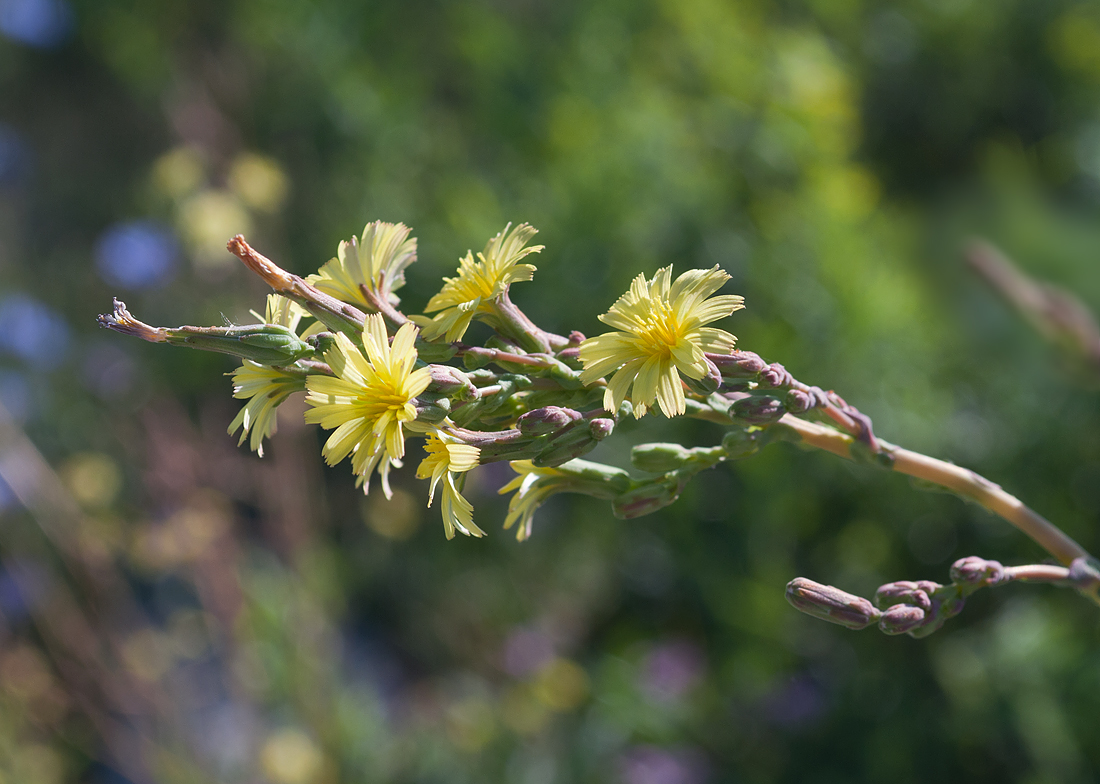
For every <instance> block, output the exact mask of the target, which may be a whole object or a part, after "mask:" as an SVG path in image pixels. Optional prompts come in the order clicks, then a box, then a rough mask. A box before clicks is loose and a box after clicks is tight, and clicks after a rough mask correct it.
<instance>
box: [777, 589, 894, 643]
mask: <svg viewBox="0 0 1100 784" xmlns="http://www.w3.org/2000/svg"><path fill="white" fill-rule="evenodd" d="M787 601H788V602H790V604H791V606H792V607H794V608H795V609H796V610H798V611H800V612H804V613H806V614H807V615H812V616H813V617H814V618H818V619H820V620H822V621H829V622H830V623H837V624H840V625H841V626H843V627H845V628H847V629H852V630H856V631H858V630H859V629H865V628H867V627H868V626H870V625H871V624H872V623H874V622H875V621H877V620H878V619H879V618H880V617H881V615H882V613H881V612H879V611H878V610H877V609H875V606H874V605H873V604H871V603H870V602H869V601H867V600H866V599H864V598H863V597H862V596H856V595H855V594H850V593H846V592H844V591H842V590H840V589H839V588H834V587H833V586H831V585H822V584H821V583H815V582H814V581H813V580H807V579H806V578H805V577H796V578H795V579H793V580H791V581H790V582H789V583H787Z"/></svg>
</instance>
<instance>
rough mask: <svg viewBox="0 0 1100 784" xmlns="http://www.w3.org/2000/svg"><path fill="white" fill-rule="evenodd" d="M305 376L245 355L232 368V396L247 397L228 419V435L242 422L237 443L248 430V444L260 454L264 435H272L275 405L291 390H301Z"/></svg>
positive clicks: (262, 454) (274, 424) (304, 383)
mask: <svg viewBox="0 0 1100 784" xmlns="http://www.w3.org/2000/svg"><path fill="white" fill-rule="evenodd" d="M305 388H306V379H305V375H304V374H297V375H295V374H292V373H288V372H286V371H285V370H280V369H279V368H274V367H267V366H266V365H260V364H257V363H255V362H253V361H251V360H248V359H246V360H245V361H244V364H243V365H241V366H240V367H239V368H237V369H236V370H235V371H233V397H235V398H237V399H238V400H245V399H248V402H247V403H246V404H245V406H244V408H242V409H241V410H240V412H238V414H237V416H236V417H234V418H233V421H232V422H230V423H229V435H233V434H234V433H236V432H237V428H239V427H241V426H243V427H244V430H243V431H242V432H241V437H240V439H239V440H238V441H237V446H240V445H241V444H243V443H244V440H245V438H246V437H248V436H249V433H251V438H249V440H248V445H249V447H250V448H251V449H252V451H253V452H255V453H256V454H257V455H259V456H260V457H263V456H264V444H263V440H264V439H265V438H270V437H271V436H273V435H275V431H276V430H277V429H278V424H277V422H276V417H275V409H277V408H278V407H279V406H280V405H281V404H282V402H283V401H284V400H286V399H287V398H288V397H290V395H291V393H293V392H304V391H305Z"/></svg>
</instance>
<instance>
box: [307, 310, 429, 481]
mask: <svg viewBox="0 0 1100 784" xmlns="http://www.w3.org/2000/svg"><path fill="white" fill-rule="evenodd" d="M416 334H417V329H416V327H414V326H413V325H412V324H404V325H402V326H401V328H400V329H399V330H397V334H396V335H395V336H394V338H393V345H392V346H391V345H390V342H389V339H388V338H387V335H386V325H385V322H383V320H382V316H381V315H379V314H378V313H372V314H370V315H369V316H367V323H366V325H365V326H364V327H363V347H364V348H365V349H366V356H363V354H362V353H361V352H360V351H359V349H358V348H356V347H355V345H354V344H353V343H352V342H351V341H350V340H349V339H348V337H347V336H346V335H344V334H342V333H337V335H336V342H335V343H334V345H333V347H332V348H331V349H329V350H328V351H327V352H326V353H325V359H326V360H328V363H329V365H330V366H331V367H332V370H333V372H334V373H336V376H335V377H333V376H321V375H310V376H309V377H308V378H307V379H306V385H307V387H308V389H309V395H308V396H307V397H306V402H307V403H309V404H310V405H311V406H313V408H311V409H310V410H309V411H307V412H306V422H308V423H310V424H319V425H321V427H323V428H325V429H326V430H333V429H334V428H335V432H333V434H332V435H331V436H329V439H328V441H327V442H325V446H324V449H322V451H321V453H322V454H323V455H324V457H325V460H326V461H327V462H328V464H329V465H336V464H337V463H339V462H340V461H341V460H343V459H344V458H345V457H347V456H348V455H351V456H352V458H351V467H352V470H353V471H354V472H355V473H356V475H358V476H360V477H363V482H364V483H365V489H369V486H370V475H371V472H373V471H374V468H375V466H377V465H378V463H379V462H382V463H383V465H382V468H381V469H380V473H383V474H384V473H385V472H387V471H388V469H389V466H390V464H391V463H396V462H397V461H399V460H400V459H401V458H402V457H403V456H404V455H405V434H404V430H403V429H402V425H403V424H411V423H412V422H413V421H414V420H415V419H416V406H415V404H414V403H413V400H414V399H415V398H416V396H417V395H419V394H420V393H421V392H423V391H424V390H425V389H427V388H428V384H429V383H431V371H430V370H429V369H428V368H426V367H423V368H420V369H419V370H413V365H414V363H415V362H416V349H415V348H414V344H415V342H416ZM384 489H385V488H384Z"/></svg>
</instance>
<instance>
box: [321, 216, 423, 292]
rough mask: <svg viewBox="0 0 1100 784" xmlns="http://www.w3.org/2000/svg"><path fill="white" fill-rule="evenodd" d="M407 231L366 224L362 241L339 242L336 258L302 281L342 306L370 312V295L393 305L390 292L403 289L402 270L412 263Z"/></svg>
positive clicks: (411, 240)
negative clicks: (360, 307) (361, 307)
mask: <svg viewBox="0 0 1100 784" xmlns="http://www.w3.org/2000/svg"><path fill="white" fill-rule="evenodd" d="M410 231H411V229H410V228H409V227H408V226H406V225H405V224H404V223H385V222H383V221H374V222H373V223H368V224H367V225H366V228H364V229H363V236H362V237H360V238H358V239H357V238H355V237H354V236H353V237H352V238H351V239H350V240H345V241H342V242H341V243H340V245H339V247H338V248H337V250H336V258H334V259H330V260H329V261H328V262H327V263H326V264H325V265H324V266H323V267H321V269H320V270H318V271H317V273H316V274H314V275H310V276H309V277H308V278H306V280H308V281H309V282H310V283H312V284H313V285H314V286H316V287H317V288H318V289H319V290H321V291H323V292H324V293H325V294H328V295H329V296H332V297H335V298H336V299H338V300H340V301H342V302H347V303H350V304H353V305H364V306H367V307H369V308H371V309H373V308H374V304H373V303H372V302H371V301H370V299H369V298H368V297H367V292H370V293H372V294H375V295H378V296H380V297H382V298H383V299H385V300H387V301H389V302H390V303H392V304H394V305H396V304H397V303H398V302H399V300H398V298H397V297H396V296H395V295H394V294H393V292H394V291H395V290H397V289H399V288H401V287H402V286H404V285H405V267H407V266H409V265H410V264H412V263H413V262H414V261H416V237H409V232H410ZM364 289H365V290H364Z"/></svg>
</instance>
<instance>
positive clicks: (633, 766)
mask: <svg viewBox="0 0 1100 784" xmlns="http://www.w3.org/2000/svg"><path fill="white" fill-rule="evenodd" d="M708 767H709V766H708V765H707V761H706V758H705V757H704V756H703V754H702V753H701V752H699V751H697V750H695V749H662V748H658V747H657V746H635V747H634V748H632V749H630V750H629V751H627V752H626V753H625V754H624V755H623V756H622V757H621V758H620V759H619V776H620V777H621V779H622V781H623V783H624V784H702V782H703V781H705V780H706V779H707V769H708Z"/></svg>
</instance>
